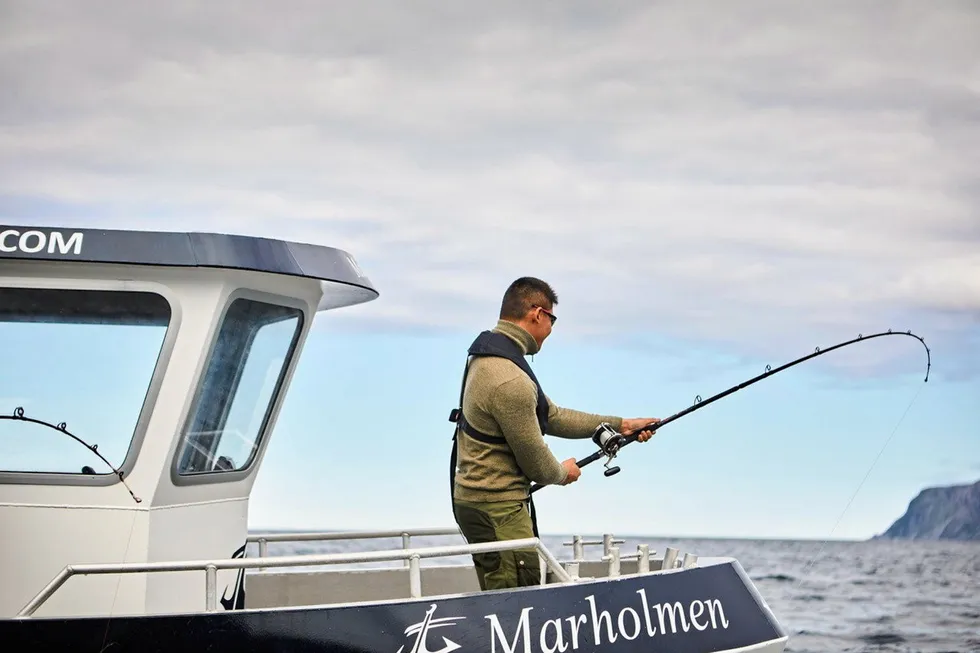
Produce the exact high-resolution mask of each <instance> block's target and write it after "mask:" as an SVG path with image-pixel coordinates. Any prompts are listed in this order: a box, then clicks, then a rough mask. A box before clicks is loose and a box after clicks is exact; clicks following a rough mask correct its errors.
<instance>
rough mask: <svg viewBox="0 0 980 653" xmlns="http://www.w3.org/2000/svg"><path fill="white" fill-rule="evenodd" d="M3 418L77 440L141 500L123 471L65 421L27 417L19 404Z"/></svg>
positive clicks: (138, 501) (136, 499) (134, 498)
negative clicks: (53, 421) (10, 413)
mask: <svg viewBox="0 0 980 653" xmlns="http://www.w3.org/2000/svg"><path fill="white" fill-rule="evenodd" d="M4 419H9V420H12V421H16V422H30V423H31V424H38V425H40V426H47V427H48V428H50V429H54V430H55V431H58V432H59V433H63V434H65V435H67V436H68V437H70V438H72V439H73V440H75V442H78V443H79V444H80V445H82V446H83V447H85V448H86V449H88V450H89V451H91V452H92V453H94V454H95V455H96V456H98V457H99V458H100V459H101V460H102V462H104V463H105V464H106V465H108V467H109V469H111V470H112V472H113V473H114V474H115V475H116V476H118V477H119V480H120V481H121V482H122V484H123V485H124V486H126V489H127V490H128V491H129V494H130V496H132V497H133V500H134V501H136V503H142V502H143V500H142V499H140V498H139V497H138V496H136V494H135V493H134V492H133V489H132V488H131V487H129V484H128V483H126V480H125V479H124V478H123V472H122V471H121V470H119V469H116V467H115V466H114V465H113V464H112V463H110V462H109V461H108V460H106V458H105V456H103V455H102V454H100V453H99V445H97V444H89V443H88V442H86V441H85V440H83V439H81V438H80V437H78V436H77V435H75V434H74V433H72V432H71V431H69V430H68V424H66V423H65V422H61V423H60V424H58V425H55V424H52V423H50V422H45V421H44V420H41V419H35V418H33V417H27V416H26V415H24V409H23V408H22V407H21V406H18V407H17V408H15V409H14V414H13V415H0V420H4ZM89 469H91V468H89ZM92 473H94V472H92Z"/></svg>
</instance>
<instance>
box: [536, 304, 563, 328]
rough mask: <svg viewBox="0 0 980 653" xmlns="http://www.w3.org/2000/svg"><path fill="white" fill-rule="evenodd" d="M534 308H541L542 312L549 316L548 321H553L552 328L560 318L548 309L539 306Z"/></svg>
mask: <svg viewBox="0 0 980 653" xmlns="http://www.w3.org/2000/svg"><path fill="white" fill-rule="evenodd" d="M534 308H540V309H541V312H542V313H544V314H545V315H547V316H548V319H549V320H551V326H554V325H555V322H557V321H558V316H557V315H555V314H554V313H552V312H551V311H549V310H547V309H546V308H544V307H542V306H538V305H537V304H535V305H534Z"/></svg>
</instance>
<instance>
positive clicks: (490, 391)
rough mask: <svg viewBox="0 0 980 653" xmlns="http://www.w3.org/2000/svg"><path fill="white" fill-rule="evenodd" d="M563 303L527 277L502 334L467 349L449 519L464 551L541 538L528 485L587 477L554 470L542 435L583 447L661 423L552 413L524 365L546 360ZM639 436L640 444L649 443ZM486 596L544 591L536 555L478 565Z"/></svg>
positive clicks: (491, 557)
mask: <svg viewBox="0 0 980 653" xmlns="http://www.w3.org/2000/svg"><path fill="white" fill-rule="evenodd" d="M557 304H558V297H557V295H556V294H555V292H554V290H553V289H552V288H551V286H549V285H548V284H547V283H545V282H544V281H542V280H540V279H536V278H534V277H521V278H520V279H517V280H516V281H514V282H513V283H512V284H511V285H510V287H508V288H507V291H506V292H505V293H504V297H503V301H502V302H501V306H500V317H499V320H498V321H497V325H496V326H495V327H494V328H493V329H492V330H490V331H484V332H483V333H481V334H480V335H479V336H478V337H477V338H476V340H474V342H473V344H472V345H471V346H470V348H469V351H468V353H469V355H470V358H469V359H468V360H467V369H466V373H465V375H464V378H463V384H462V388H461V394H460V403H459V407H458V408H457V409H456V410H454V411H452V414H451V415H450V418H449V419H450V421H452V422H456V424H457V428H456V430H455V434H454V436H453V440H454V445H453V455H452V462H451V467H452V469H451V475H452V481H453V482H452V493H453V513H454V516H455V518H456V523H457V524H458V525H459V528H460V531H461V532H462V534H463V537H465V538H466V540H467V541H468V542H470V543H471V544H472V543H477V542H494V541H500V540H513V539H522V538H527V537H536V536H537V525H536V523H535V519H534V506H533V503H531V501H530V486H531V483H532V482H534V483H537V484H539V485H567V484H569V483H574V482H575V481H577V480H578V478H579V475H580V474H581V470H580V469H579V468H578V466H577V465H576V464H575V459H574V458H569V459H567V460H565V461H562V462H558V460H557V459H556V458H555V456H554V455H553V454H552V453H551V450H550V449H549V448H548V446H547V445H546V444H545V442H544V437H543V436H544V434H549V435H554V436H558V437H561V438H576V439H584V438H589V437H591V436H592V434H593V432H594V431H595V429H596V428H597V427H598V426H599V425H600V424H601V423H602V422H607V423H608V424H609V425H610V426H611V427H612V428H614V429H616V430H617V431H619V432H620V433H631V432H633V431H635V430H637V429H639V428H642V427H644V426H647V425H649V424H652V423H654V422H657V421H658V420H657V419H656V418H652V417H642V418H634V419H623V418H622V417H616V416H611V415H593V414H591V413H584V412H579V411H575V410H571V409H569V408H562V407H560V406H557V405H555V404H554V403H553V402H552V401H551V400H550V399H549V398H548V397H547V396H546V395H545V394H544V392H543V391H542V390H541V388H540V386H539V384H538V382H537V379H536V378H535V376H534V372H533V371H532V370H531V368H530V366H528V364H527V361H526V360H525V356H528V355H532V354H535V353H537V352H539V351H540V350H541V346H542V345H543V343H544V341H545V339H546V338H547V337H548V336H549V335H550V334H551V331H552V329H553V328H554V324H555V322H556V320H557V319H558V318H557V316H556V315H555V313H554V307H555V306H556V305H557ZM652 435H653V433H652V432H651V431H643V432H642V433H640V435H639V437H638V438H637V441H638V442H646V441H647V440H649V439H650V438H651V437H652ZM473 563H474V565H475V567H476V572H477V578H478V580H479V583H480V588H481V589H482V590H492V589H502V588H508V587H525V586H529V585H537V584H539V583H540V573H541V572H540V567H539V561H538V554H537V552H536V551H535V550H534V549H530V550H519V551H500V552H493V553H482V554H477V555H474V556H473Z"/></svg>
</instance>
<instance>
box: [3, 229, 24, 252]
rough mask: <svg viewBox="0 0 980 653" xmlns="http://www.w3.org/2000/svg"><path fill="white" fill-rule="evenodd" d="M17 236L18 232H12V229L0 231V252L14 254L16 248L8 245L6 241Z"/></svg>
mask: <svg viewBox="0 0 980 653" xmlns="http://www.w3.org/2000/svg"><path fill="white" fill-rule="evenodd" d="M19 235H20V232H19V231H14V230H13V229H7V230H6V231H0V252H16V251H17V246H16V245H10V244H8V239H9V238H11V237H13V238H17V236H19ZM14 242H16V240H15V241H14Z"/></svg>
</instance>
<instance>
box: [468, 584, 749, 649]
mask: <svg viewBox="0 0 980 653" xmlns="http://www.w3.org/2000/svg"><path fill="white" fill-rule="evenodd" d="M636 593H637V594H638V595H639V601H638V602H637V603H635V604H634V605H627V606H624V607H622V608H620V609H619V611H618V613H617V612H616V611H615V610H613V611H612V612H610V611H608V610H602V609H600V608H599V606H598V604H597V602H596V598H595V595H589V596H587V597H585V600H586V601H587V602H588V604H589V610H588V611H585V612H584V613H581V614H577V615H573V616H567V617H556V618H553V619H549V620H547V621H544V622H543V623H542V622H538V623H533V624H532V622H531V619H530V613H531V610H532V609H533V608H524V609H523V610H521V615H520V619H519V621H518V623H517V628H516V629H515V630H514V632H513V634H512V635H511V636H510V639H509V641H508V637H507V634H506V633H505V627H506V628H507V629H510V628H511V624H510V623H507V624H501V622H500V619H499V618H498V617H497V615H496V614H492V615H489V616H486V617H485V619H487V620H488V621H489V622H490V631H491V632H490V637H491V642H492V646H491V653H498V651H497V644H498V643H499V644H500V649H501V650H500V652H499V653H567V652H568V651H570V650H571V651H578V650H579V647H580V644H579V632H580V629H585V630H584V631H583V632H586V633H587V632H589V629H591V631H592V638H588V637H586V638H584V639H583V640H582V643H583V644H587V643H591V644H592V645H594V646H601V645H602V644H605V643H614V642H615V641H616V640H617V639H619V638H620V637H622V638H623V639H626V640H630V641H633V640H636V639H637V638H639V636H640V634H641V633H644V632H645V633H646V635H647V636H648V637H650V638H652V637H654V636H655V635H657V634H661V633H662V634H667V633H675V634H676V633H679V632H685V633H686V632H689V631H690V630H691V626H692V625H693V626H694V629H695V631H696V632H701V631H705V630H707V629H708V628H709V627H710V628H712V629H717V628H719V627H721V628H728V625H729V622H728V619H727V618H726V616H725V611H724V609H723V607H722V604H721V601H719V600H718V599H696V600H693V601H691V602H690V603H687V602H681V601H673V602H671V601H664V602H662V603H655V604H652V605H651V604H650V602H649V600H648V597H647V594H646V590H645V589H639V590H636ZM641 614H642V615H643V616H642V617H641V616H640V615H641ZM709 616H710V619H709ZM566 623H567V625H568V627H569V632H568V633H566V632H565V629H564V627H565V624H566ZM658 623H659V625H660V628H659V630H658V628H657V626H656V624H658ZM644 625H645V626H644ZM532 626H533V628H534V630H532ZM569 634H570V635H571V637H570V638H569ZM535 636H536V637H535ZM522 639H523V642H522ZM589 639H591V642H589V641H588V640H589ZM533 641H537V642H538V646H533V645H532V642H533ZM586 648H590V647H586Z"/></svg>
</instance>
